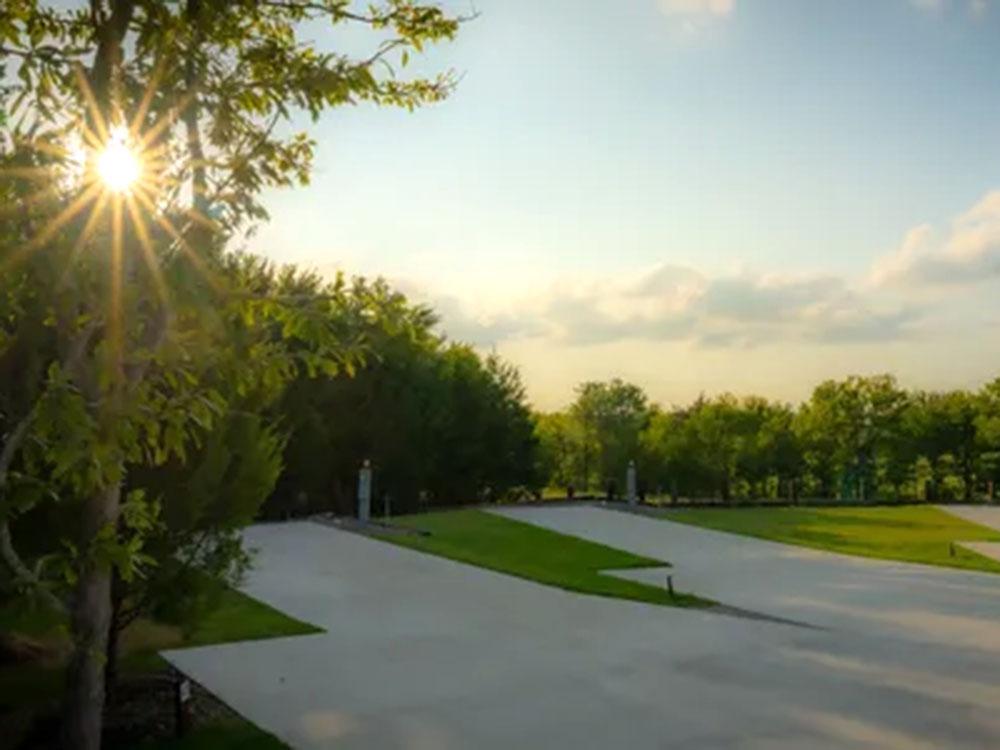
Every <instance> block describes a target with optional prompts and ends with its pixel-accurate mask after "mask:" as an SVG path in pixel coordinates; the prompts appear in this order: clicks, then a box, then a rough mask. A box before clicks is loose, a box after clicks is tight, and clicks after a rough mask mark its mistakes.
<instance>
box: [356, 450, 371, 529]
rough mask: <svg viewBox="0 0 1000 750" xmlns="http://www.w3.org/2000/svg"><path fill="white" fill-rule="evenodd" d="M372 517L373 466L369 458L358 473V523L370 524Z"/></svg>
mask: <svg viewBox="0 0 1000 750" xmlns="http://www.w3.org/2000/svg"><path fill="white" fill-rule="evenodd" d="M371 515H372V465H371V461H369V460H368V459H367V458H366V459H365V462H364V463H363V464H362V465H361V471H359V472H358V521H359V522H360V523H368V522H369V521H370V520H371Z"/></svg>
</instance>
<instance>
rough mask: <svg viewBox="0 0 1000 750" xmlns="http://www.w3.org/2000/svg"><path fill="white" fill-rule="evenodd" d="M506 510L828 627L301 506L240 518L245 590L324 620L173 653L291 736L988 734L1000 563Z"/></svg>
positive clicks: (908, 744) (656, 741) (593, 740)
mask: <svg viewBox="0 0 1000 750" xmlns="http://www.w3.org/2000/svg"><path fill="white" fill-rule="evenodd" d="M508 513H509V514H511V515H514V516H516V517H518V518H522V519H525V520H529V521H531V522H536V523H540V524H543V525H546V526H550V527H553V528H560V529H564V530H568V531H572V532H574V533H578V534H580V535H581V536H586V537H589V538H594V539H600V540H603V541H608V542H612V543H615V544H618V545H619V546H622V547H625V548H628V549H634V550H636V551H640V552H646V553H647V554H655V555H659V556H663V557H667V558H668V559H672V560H675V561H676V562H677V563H678V573H677V576H678V580H679V582H680V583H681V584H682V585H686V586H690V588H692V589H694V590H697V591H698V592H699V593H703V594H707V595H709V596H715V597H718V598H720V599H723V600H725V601H727V602H728V603H730V604H736V605H739V606H745V607H748V608H752V609H761V610H764V611H771V613H772V614H779V615H784V616H794V617H797V618H798V619H806V620H809V621H811V622H814V623H815V624H817V625H823V626H825V627H827V628H828V629H825V630H817V629H806V628H800V627H795V626H789V625H778V624H774V623H768V622H756V621H750V620H744V619H739V618H733V617H724V616H720V615H715V614H709V613H706V612H697V611H686V610H676V609H670V608H663V607H655V606H650V605H643V604H637V603H628V602H621V601H617V600H610V599H601V598H597V597H587V596H581V595H576V594H571V593H567V592H563V591H559V590H555V589H551V588H546V587H542V586H538V585H536V584H533V583H531V582H528V581H522V580H519V579H516V578H511V577H508V576H503V575H500V574H496V573H491V572H488V571H484V570H480V569H477V568H473V567H469V566H465V565H461V564H458V563H453V562H450V561H447V560H443V559H440V558H435V557H431V556H427V555H423V554H420V553H417V552H413V551H410V550H405V549H402V548H398V547H394V546H391V545H387V544H384V543H381V542H377V541H374V540H370V539H366V538H362V537H358V536H355V535H351V534H349V533H346V532H342V531H338V530H336V529H332V528H329V527H324V526H319V525H316V524H312V523H308V522H306V523H290V524H282V525H269V526H260V527H254V528H251V529H250V530H248V532H247V534H248V536H249V538H250V541H251V543H252V544H253V545H255V546H257V547H258V548H259V549H260V556H259V558H258V567H257V570H256V571H255V572H254V573H253V574H252V575H251V578H250V580H249V582H248V584H247V586H246V590H247V592H248V593H249V594H251V595H252V596H256V597H258V598H260V599H262V600H264V601H266V602H268V603H270V604H272V605H273V606H276V607H278V608H280V609H282V610H284V611H286V612H288V613H290V614H291V615H293V616H296V617H299V618H302V619H305V620H308V621H310V622H313V623H316V624H317V625H320V626H322V627H324V628H326V629H327V632H326V633H324V634H321V635H314V636H305V637H298V638H284V639H278V640H271V641H259V642H254V643H242V644H231V645H227V646H214V647H207V648H200V649H190V650H184V651H176V652H171V653H170V654H168V658H169V659H170V660H171V661H172V662H173V663H174V664H176V665H177V666H178V667H180V668H181V669H183V670H185V671H186V672H188V673H189V674H191V675H192V676H193V677H194V678H195V679H197V680H198V681H200V682H201V683H203V684H204V685H206V686H207V687H208V688H209V689H211V690H213V691H214V692H216V693H217V694H218V695H219V696H220V697H221V698H222V699H223V700H225V701H226V702H228V703H230V705H232V706H233V707H234V708H235V709H236V710H238V711H240V712H241V713H243V714H244V715H246V716H247V717H248V718H250V719H251V720H253V721H254V722H256V723H258V724H259V725H261V726H262V727H264V728H266V729H268V730H269V731H271V732H274V733H275V734H277V735H278V736H279V737H281V738H282V739H284V740H285V741H286V742H288V743H289V744H290V745H292V746H293V747H295V748H300V750H306V749H307V748H415V749H417V748H476V749H477V750H478V749H480V748H483V749H488V748H505V749H509V748H511V747H518V748H658V747H679V748H680V747H683V748H842V747H859V748H862V747H863V748H885V747H888V748H931V747H949V748H956V747H977V748H987V747H997V746H998V745H1000V715H998V712H997V710H996V707H997V706H998V705H1000V683H998V682H997V680H998V677H997V675H1000V635H997V634H996V633H997V631H1000V627H998V626H1000V577H997V578H993V577H989V576H985V575H976V574H963V573H953V572H949V571H938V570H928V569H923V568H917V567H915V566H899V565H885V564H881V563H863V564H859V563H857V562H856V561H854V560H851V559H847V558H840V557H837V556H828V555H822V554H817V555H813V554H811V553H803V552H800V551H799V550H793V549H791V548H784V547H782V546H781V545H771V544H767V543H764V542H755V541H752V540H743V539H740V538H739V537H730V536H728V535H724V534H716V533H714V532H706V531H700V530H697V529H693V528H688V527H676V525H675V524H670V523H667V522H663V521H656V520H652V519H644V518H639V517H635V516H628V515H624V514H620V513H617V512H615V511H606V510H600V509H596V508H561V509H524V510H515V511H510V512H508ZM710 546H711V549H709V547H710ZM813 558H818V559H815V560H814V559H813ZM699 566H704V567H699ZM799 569H802V571H809V572H802V571H800V572H790V571H799ZM838 571H839V572H838ZM654 575H657V576H659V577H660V578H661V579H662V573H659V574H654ZM720 577H721V578H724V579H725V580H720ZM723 594H726V595H727V596H725V597H724V596H723Z"/></svg>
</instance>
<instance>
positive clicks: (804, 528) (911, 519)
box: [660, 505, 1000, 573]
mask: <svg viewBox="0 0 1000 750" xmlns="http://www.w3.org/2000/svg"><path fill="white" fill-rule="evenodd" d="M660 515H661V516H662V517H663V518H666V519H668V520H670V521H677V522H679V523H687V524H691V525H694V526H702V527H705V528H708V529H716V530H718V531H729V532H732V533H734V534H744V535H746V536H754V537H760V538H761V539H770V540H772V541H776V542H786V543H789V544H798V545H801V546H803V547H814V548H816V549H823V550H829V551H832V552H842V553H844V554H848V555H859V556H862V557H877V558H880V559H884V560H900V561H904V562H916V563H926V564H928V565H941V566H944V567H949V568H964V569H968V570H983V571H988V572H991V573H1000V562H997V561H995V560H991V559H989V558H987V557H983V556H982V555H979V554H976V553H975V552H972V551H970V550H967V549H965V548H963V547H960V546H958V545H957V544H956V545H955V548H954V556H952V548H951V546H952V542H975V541H1000V532H997V531H994V530H993V529H988V528H986V527H984V526H980V525H978V524H975V523H971V522H969V521H966V520H964V519H961V518H958V517H957V516H953V515H952V514H951V513H948V512H946V511H943V510H940V509H939V508H935V507H933V506H928V505H903V506H894V507H887V508H679V509H676V510H666V511H663V512H662V513H661V514H660Z"/></svg>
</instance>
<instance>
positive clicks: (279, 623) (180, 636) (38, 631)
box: [0, 589, 320, 747]
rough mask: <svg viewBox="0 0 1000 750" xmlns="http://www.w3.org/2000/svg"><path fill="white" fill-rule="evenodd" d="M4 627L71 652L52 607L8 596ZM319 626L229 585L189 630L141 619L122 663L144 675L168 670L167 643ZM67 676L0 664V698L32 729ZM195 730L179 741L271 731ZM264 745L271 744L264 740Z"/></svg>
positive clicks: (202, 642) (51, 669)
mask: <svg viewBox="0 0 1000 750" xmlns="http://www.w3.org/2000/svg"><path fill="white" fill-rule="evenodd" d="M0 631H3V632H8V633H19V634H23V635H31V636H33V637H35V638H36V639H41V640H43V641H44V642H46V643H52V644H54V645H55V647H56V648H55V649H54V650H55V652H56V653H59V654H63V655H64V654H65V652H66V645H67V641H68V631H67V625H66V621H65V618H60V617H58V616H55V615H54V614H53V613H52V611H51V610H48V609H40V608H37V607H31V606H25V602H24V601H23V600H12V601H8V602H7V603H6V604H5V605H3V606H0ZM317 632H320V631H319V629H318V628H316V627H314V626H312V625H310V624H308V623H304V622H300V621H298V620H295V619H292V618H291V617H289V616H287V615H285V614H284V613H282V612H279V611H278V610H275V609H272V608H271V607H269V606H267V605H266V604H263V603H262V602H259V601H257V600H255V599H251V598H250V597H248V596H245V595H244V594H241V593H239V592H238V591H233V590H231V589H227V590H225V591H224V592H223V593H222V594H221V595H220V596H219V597H217V598H216V600H215V603H214V605H213V608H212V609H211V610H210V611H209V612H208V613H207V616H206V617H205V618H204V619H203V620H202V621H201V622H200V624H199V625H198V626H197V627H196V628H194V629H193V630H192V631H191V632H189V633H183V632H181V631H179V630H177V629H176V628H171V627H167V626H165V624H163V623H157V622H155V621H148V620H140V621H139V622H138V623H137V624H136V626H135V627H134V628H133V631H132V632H131V633H130V634H129V636H130V637H128V638H127V639H126V640H125V642H124V644H123V647H122V650H123V654H122V656H123V659H122V666H123V671H124V673H125V675H126V676H127V677H128V678H130V679H142V678H144V677H147V676H152V675H154V674H157V673H160V672H162V671H163V670H164V668H165V666H166V665H165V662H164V661H163V660H162V659H161V658H160V657H159V655H158V652H159V651H160V650H163V649H168V648H178V647H187V646H207V645H211V644H217V643H230V642H235V641H244V640H253V639H261V638H279V637H287V636H294V635H310V634H312V633H317ZM62 682H63V681H62V679H61V675H60V674H59V664H48V663H45V664H36V663H24V664H16V665H0V686H2V689H0V704H3V706H4V707H7V708H12V709H13V710H14V711H16V712H17V714H18V716H19V717H21V719H22V722H21V724H22V725H23V729H27V724H28V723H30V719H31V716H32V715H33V714H35V713H42V714H44V713H45V712H46V711H47V710H48V709H49V706H50V704H51V703H52V700H53V699H56V698H58V696H59V691H60V689H61V688H62ZM2 710H3V709H0V712H2ZM5 726H7V725H6V724H5ZM192 734H193V737H192V738H185V739H184V740H183V741H182V742H179V743H178V744H177V745H176V746H177V747H189V746H190V747H199V746H204V745H203V744H202V745H199V742H197V741H195V739H194V737H204V738H207V737H211V738H213V740H214V741H216V742H218V743H219V746H220V747H225V746H227V745H225V744H224V743H226V742H228V743H230V744H229V745H228V746H232V747H242V746H243V745H242V744H240V743H242V742H244V741H246V742H249V741H250V740H251V739H253V738H260V737H266V736H268V735H265V734H264V733H263V732H261V731H260V730H258V729H257V728H256V727H254V726H253V725H251V724H249V723H247V722H242V721H239V722H229V721H225V722H220V723H219V724H212V725H210V726H206V727H203V728H200V729H198V730H197V731H195V732H193V733H192ZM7 738H8V739H9V740H11V742H12V745H13V746H15V747H16V746H17V744H18V736H17V730H15V732H14V735H13V737H11V736H10V735H8V736H7ZM187 743H190V745H189V744H187ZM210 746H211V745H210ZM248 746H252V745H248ZM261 747H271V746H270V745H266V744H262V745H261ZM277 747H281V746H280V745H279V746H277Z"/></svg>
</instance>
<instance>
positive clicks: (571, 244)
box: [250, 0, 1000, 408]
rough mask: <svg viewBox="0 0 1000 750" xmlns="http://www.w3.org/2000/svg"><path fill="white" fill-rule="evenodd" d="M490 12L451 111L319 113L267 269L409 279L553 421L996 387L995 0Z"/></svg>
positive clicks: (485, 4)
mask: <svg viewBox="0 0 1000 750" xmlns="http://www.w3.org/2000/svg"><path fill="white" fill-rule="evenodd" d="M446 4H447V5H448V6H449V7H452V8H455V9H458V10H467V9H468V8H469V7H470V6H469V5H468V4H465V3H460V2H448V3H446ZM475 8H476V9H477V10H478V11H479V12H480V16H479V18H477V19H476V20H475V21H474V22H473V23H471V24H469V25H468V26H467V27H466V28H464V29H463V31H462V33H461V35H460V38H459V39H458V40H457V41H456V42H455V43H453V44H451V45H448V46H445V47H442V48H439V49H436V50H434V51H433V52H432V53H431V54H429V55H428V56H427V59H426V60H423V61H421V62H420V63H419V65H426V66H427V69H438V68H442V67H451V68H454V69H456V70H458V71H459V72H461V73H462V74H463V78H462V81H461V84H460V86H459V88H458V90H457V91H456V93H455V95H454V97H453V98H452V99H450V100H449V101H447V102H445V103H443V104H441V105H439V106H436V107H433V108H429V109H425V110H422V111H419V112H416V113H413V114H408V113H405V112H394V111H388V110H381V111H379V110H376V109H373V108H356V109H345V110H342V111H338V112H335V113H332V114H330V115H329V116H327V117H325V118H324V119H323V120H322V121H321V123H320V124H319V125H317V126H315V127H314V128H313V134H314V135H315V137H316V139H317V141H318V143H319V152H318V158H317V165H316V166H317V169H316V174H315V176H314V180H313V183H312V185H311V186H310V187H308V188H306V189H298V190H295V191H287V192H276V193H273V194H271V195H270V196H269V197H268V206H269V208H270V210H271V213H272V216H273V219H272V221H271V223H270V224H269V225H267V226H265V227H263V228H262V229H261V231H260V232H259V233H258V234H257V235H256V236H255V237H254V238H253V239H252V240H251V243H250V247H251V248H252V249H254V250H256V251H259V252H262V253H265V254H267V255H269V256H270V257H272V258H274V259H275V260H278V261H293V262H299V263H304V264H306V265H310V266H313V267H315V268H318V269H320V270H322V271H327V272H330V271H332V270H334V269H342V270H344V271H346V272H348V273H358V274H364V275H369V276H373V275H382V276H385V277H386V278H388V279H390V280H391V281H393V282H394V283H395V284H397V285H398V286H400V287H401V288H403V289H404V290H406V291H408V292H409V293H410V294H411V295H412V296H414V297H415V298H417V299H420V300H423V301H426V302H430V303H431V304H433V305H435V306H436V307H437V309H438V310H439V312H440V314H441V316H442V320H443V326H444V328H445V330H446V331H447V332H448V333H449V334H450V335H451V336H452V337H453V338H457V339H462V340H467V341H470V342H472V343H475V344H477V345H478V346H481V347H484V348H493V347H495V348H496V349H497V350H498V351H499V352H500V353H501V354H503V355H504V356H506V357H507V358H508V359H510V360H511V361H513V362H514V363H516V364H517V365H519V366H520V368H521V370H522V373H523V375H524V377H525V381H526V384H527V387H528V391H529V395H530V397H531V398H532V400H533V401H534V402H535V404H536V405H538V406H539V407H541V408H554V407H558V406H561V405H563V404H565V403H566V402H568V401H569V400H570V399H571V397H572V388H573V386H574V385H575V384H576V383H578V382H579V381H581V380H585V379H603V378H608V377H613V376H620V377H623V378H626V379H629V380H632V381H634V382H636V383H638V384H639V385H642V386H643V387H644V388H646V389H647V391H648V392H649V393H650V395H651V396H652V397H653V398H655V399H657V400H659V401H662V402H665V403H671V402H681V401H686V400H688V399H690V398H693V397H694V396H696V395H697V394H698V393H700V392H706V393H716V392H719V391H724V390H731V391H736V392H756V393H761V394H763V395H766V396H770V397H775V398H782V399H787V400H798V399H800V398H802V397H804V396H806V395H807V394H808V392H809V390H810V389H811V387H812V386H813V385H814V384H815V383H816V382H817V381H819V380H820V379H823V378H827V377H840V376H844V375H847V374H850V373H870V372H882V371H891V372H894V373H896V374H897V375H898V376H899V377H900V379H901V380H902V381H903V382H904V383H905V384H907V385H910V386H914V387H927V388H947V387H967V386H975V385H978V384H979V383H981V382H983V381H984V380H986V379H988V378H992V377H995V376H997V375H1000V294H998V292H1000V42H998V41H997V40H998V39H1000V33H998V32H1000V2H998V0H815V2H808V3H804V2H801V1H800V0H588V1H587V2H579V1H578V0H544V2H537V0H535V1H530V0H476V2H475ZM317 33H318V34H323V33H327V32H325V31H323V32H317ZM324 41H326V40H324ZM333 41H336V42H343V43H345V44H348V45H350V44H355V43H357V40H354V39H336V40H333Z"/></svg>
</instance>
